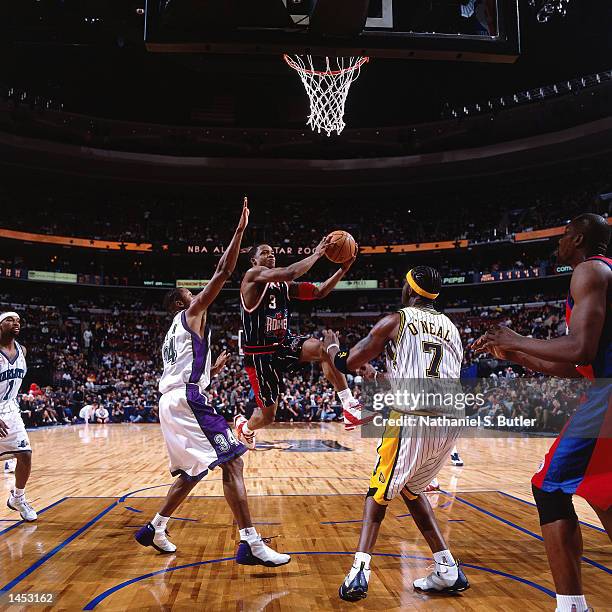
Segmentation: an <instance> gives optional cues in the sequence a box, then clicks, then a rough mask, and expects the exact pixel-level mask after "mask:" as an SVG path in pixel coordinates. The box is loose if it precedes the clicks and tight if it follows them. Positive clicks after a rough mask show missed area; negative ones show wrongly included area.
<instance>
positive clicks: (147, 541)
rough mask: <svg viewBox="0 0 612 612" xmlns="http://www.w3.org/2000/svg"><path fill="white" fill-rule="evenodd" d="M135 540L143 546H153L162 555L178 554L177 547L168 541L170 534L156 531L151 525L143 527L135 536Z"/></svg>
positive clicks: (164, 531)
mask: <svg viewBox="0 0 612 612" xmlns="http://www.w3.org/2000/svg"><path fill="white" fill-rule="evenodd" d="M134 539H135V540H136V541H137V542H138V543H139V544H142V546H152V547H153V548H154V549H155V550H157V551H158V552H160V553H164V554H168V553H173V552H176V545H175V544H173V543H172V542H171V541H170V540H169V539H168V532H167V531H166V530H165V529H163V530H161V531H159V530H157V529H155V527H153V525H151V523H147V524H146V525H145V526H144V527H141V528H140V529H139V530H138V531H137V532H136V533H135V534H134Z"/></svg>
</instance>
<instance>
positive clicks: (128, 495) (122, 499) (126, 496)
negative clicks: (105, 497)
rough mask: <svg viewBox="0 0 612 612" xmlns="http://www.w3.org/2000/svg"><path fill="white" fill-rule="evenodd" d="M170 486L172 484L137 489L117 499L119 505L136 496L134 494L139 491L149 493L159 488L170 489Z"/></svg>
mask: <svg viewBox="0 0 612 612" xmlns="http://www.w3.org/2000/svg"><path fill="white" fill-rule="evenodd" d="M171 486H172V483H170V484H162V485H155V486H154V487H144V489H138V490H137V491H130V492H129V493H126V494H125V495H122V496H121V497H120V498H119V503H120V504H122V503H123V502H124V501H125V500H126V499H127V498H128V497H132V495H136V493H140V492H141V491H149V490H150V489H159V487H171Z"/></svg>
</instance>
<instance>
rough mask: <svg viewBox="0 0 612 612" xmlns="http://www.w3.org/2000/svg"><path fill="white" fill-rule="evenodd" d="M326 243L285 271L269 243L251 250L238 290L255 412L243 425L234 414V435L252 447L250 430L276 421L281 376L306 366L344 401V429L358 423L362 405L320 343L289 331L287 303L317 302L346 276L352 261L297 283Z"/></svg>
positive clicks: (244, 346)
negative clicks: (320, 278) (317, 370)
mask: <svg viewBox="0 0 612 612" xmlns="http://www.w3.org/2000/svg"><path fill="white" fill-rule="evenodd" d="M328 244H329V242H328V239H327V238H324V239H323V240H322V241H321V242H320V243H319V245H318V246H317V248H316V249H315V251H314V253H313V254H312V255H310V256H309V257H306V258H304V259H302V260H300V261H297V262H295V263H294V264H292V265H290V266H288V267H286V268H277V267H276V257H275V255H274V250H273V249H272V247H271V246H269V245H267V244H259V245H256V246H254V247H253V248H252V249H251V251H250V252H249V259H250V261H251V264H252V267H251V268H250V269H249V270H248V271H247V272H246V274H245V275H244V278H243V280H242V284H241V287H240V301H241V313H242V326H243V329H244V338H245V342H244V345H243V350H244V354H245V363H246V370H247V373H248V376H249V380H250V382H251V386H252V388H253V392H254V393H255V399H256V401H257V405H258V407H259V410H256V411H255V412H254V413H253V415H252V416H251V418H250V419H249V420H248V421H247V420H246V419H245V417H244V416H242V415H240V416H237V417H236V419H235V426H236V430H237V432H238V437H239V439H240V440H241V441H243V442H244V443H245V444H247V446H249V447H250V448H254V432H255V431H256V430H257V429H261V428H262V427H265V426H266V425H269V424H270V423H273V422H274V418H275V414H276V409H277V407H278V400H279V397H280V394H281V392H282V390H283V388H284V383H283V376H284V375H285V374H286V373H288V372H291V371H294V370H295V369H297V368H298V367H300V366H301V365H303V364H304V363H308V362H318V363H320V364H321V368H322V369H323V374H324V375H325V377H326V378H327V380H328V381H329V382H330V383H331V384H332V385H333V386H334V388H335V390H336V391H337V393H338V397H339V398H340V401H341V402H342V407H343V412H344V422H345V427H346V428H347V429H353V428H354V427H355V426H357V425H360V424H362V421H361V405H360V404H359V402H358V401H357V400H356V399H355V398H354V397H353V395H352V393H351V390H350V389H349V388H348V384H347V382H346V378H345V377H344V375H343V374H341V373H340V372H338V370H337V369H336V368H335V367H334V365H333V362H332V360H331V358H330V357H329V355H328V354H327V351H326V350H325V349H324V348H323V344H322V343H321V341H320V340H317V339H316V338H310V337H308V336H296V335H293V334H291V332H290V330H289V317H290V302H291V300H320V299H323V298H324V297H326V296H327V295H328V294H329V293H330V292H331V291H332V289H333V288H334V287H335V286H336V285H337V284H338V282H339V281H340V280H341V279H342V278H344V276H345V275H346V273H347V272H348V271H349V269H350V267H351V265H352V264H353V262H354V261H355V259H356V257H353V258H352V259H350V260H348V261H347V262H346V263H344V264H342V266H341V268H340V269H339V270H337V271H336V273H335V274H333V275H332V276H331V277H330V278H328V279H327V280H326V281H325V282H324V283H321V284H320V285H314V284H312V283H306V282H295V281H296V279H298V278H300V277H301V276H303V275H304V274H306V273H307V272H308V271H309V270H310V268H312V266H313V265H314V264H315V263H316V262H317V261H318V260H319V259H320V258H321V257H323V255H324V254H325V250H326V249H327V246H328Z"/></svg>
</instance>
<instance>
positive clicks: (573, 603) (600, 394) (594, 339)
mask: <svg viewBox="0 0 612 612" xmlns="http://www.w3.org/2000/svg"><path fill="white" fill-rule="evenodd" d="M609 243H610V226H609V225H608V222H607V220H606V219H604V218H603V217H601V216H600V215H595V214H591V213H586V214H582V215H580V216H578V217H576V218H575V219H574V220H573V221H571V223H569V224H568V225H567V227H566V228H565V232H564V234H563V236H562V237H561V239H560V241H559V250H558V261H559V263H560V264H563V265H569V266H571V267H572V269H573V270H574V272H573V274H572V280H571V285H570V291H569V294H568V297H567V307H566V322H567V327H568V328H567V335H565V336H562V337H560V338H554V339H552V340H538V339H535V338H527V337H524V336H521V335H519V334H517V333H516V332H514V331H512V330H510V329H508V328H507V327H498V328H496V329H494V330H492V331H490V332H488V333H487V334H485V335H484V336H483V337H482V338H479V339H478V341H477V342H476V345H475V346H476V349H477V350H478V351H485V350H486V351H489V352H491V353H492V354H493V355H494V356H496V357H498V358H500V359H508V360H510V361H514V362H516V363H518V364H520V365H523V366H525V367H528V368H530V369H532V370H535V371H537V372H542V373H544V374H550V375H553V376H559V377H564V378H576V377H586V378H589V379H591V380H592V381H593V382H592V384H591V385H590V387H589V388H588V390H587V392H586V394H585V399H584V401H583V402H582V403H581V405H580V406H579V408H578V410H576V412H575V413H574V414H573V415H572V417H571V418H570V420H569V421H568V422H567V424H566V426H565V427H564V429H563V431H562V432H561V434H560V435H559V437H558V438H557V440H556V441H555V443H554V444H553V446H552V447H551V449H550V451H549V452H548V454H547V455H546V458H545V460H544V462H543V463H542V466H541V467H540V469H539V470H538V472H537V473H536V474H535V475H534V477H533V478H532V481H531V483H532V490H533V495H534V498H535V501H536V505H537V507H538V512H539V515H540V524H541V526H542V535H543V537H544V544H545V547H546V553H547V555H548V562H549V565H550V568H551V571H552V575H553V579H554V582H555V587H556V591H557V610H558V611H559V612H585V611H586V610H588V609H589V608H588V605H587V603H586V599H585V597H584V594H583V589H582V576H581V569H580V563H581V556H582V535H581V533H580V524H579V523H578V517H577V516H576V512H575V511H574V506H573V503H572V495H573V494H577V495H580V496H581V497H583V498H584V499H585V500H586V501H587V502H588V503H589V504H590V505H591V507H592V508H593V509H594V510H595V512H596V513H597V515H598V516H599V519H600V520H601V522H602V525H603V526H604V529H605V530H606V532H607V533H608V535H609V536H610V537H612V385H611V384H610V379H611V378H612V259H610V258H608V257H606V253H607V251H608V246H609Z"/></svg>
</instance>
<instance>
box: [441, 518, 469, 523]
mask: <svg viewBox="0 0 612 612" xmlns="http://www.w3.org/2000/svg"><path fill="white" fill-rule="evenodd" d="M446 522H447V523H465V519H448V520H447V521H446Z"/></svg>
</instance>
